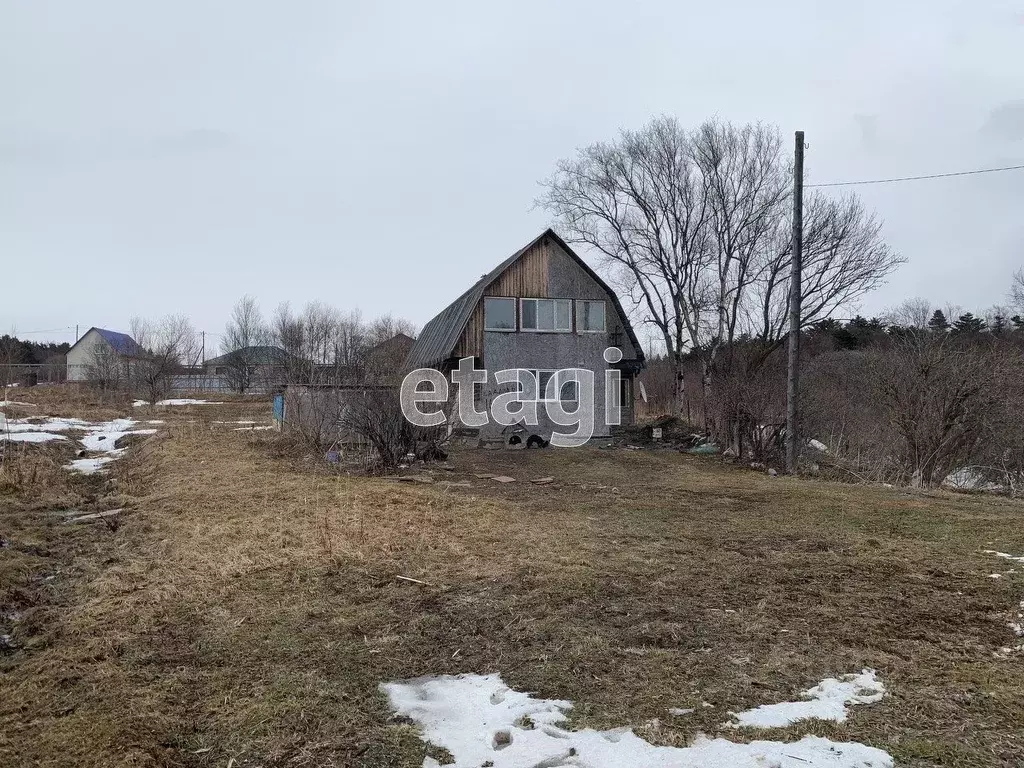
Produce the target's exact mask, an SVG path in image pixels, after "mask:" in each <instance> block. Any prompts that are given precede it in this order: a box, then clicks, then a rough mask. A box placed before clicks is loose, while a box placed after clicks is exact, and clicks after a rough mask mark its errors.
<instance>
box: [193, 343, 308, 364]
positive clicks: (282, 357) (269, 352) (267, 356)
mask: <svg viewBox="0 0 1024 768" xmlns="http://www.w3.org/2000/svg"><path fill="white" fill-rule="evenodd" d="M236 360H239V361H241V360H244V361H245V362H246V364H247V365H284V364H285V363H287V362H288V353H287V352H285V351H284V350H283V349H281V348H280V347H271V346H253V347H242V348H241V349H233V350H231V351H230V352H227V353H225V354H223V355H220V356H219V357H211V358H210V359H209V360H207V361H206V363H205V364H206V365H231V364H232V363H233V362H234V361H236Z"/></svg>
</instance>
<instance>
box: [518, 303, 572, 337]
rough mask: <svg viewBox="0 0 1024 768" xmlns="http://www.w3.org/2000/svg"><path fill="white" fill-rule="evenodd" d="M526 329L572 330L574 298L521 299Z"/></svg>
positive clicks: (521, 325) (522, 324)
mask: <svg viewBox="0 0 1024 768" xmlns="http://www.w3.org/2000/svg"><path fill="white" fill-rule="evenodd" d="M520 301H521V302H522V321H521V324H520V328H521V329H522V330H524V331H561V332H569V331H571V330H572V299H521V300H520Z"/></svg>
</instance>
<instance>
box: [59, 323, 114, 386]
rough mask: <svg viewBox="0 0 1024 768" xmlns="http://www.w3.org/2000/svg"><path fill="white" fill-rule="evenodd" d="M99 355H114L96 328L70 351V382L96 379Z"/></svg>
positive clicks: (91, 329)
mask: <svg viewBox="0 0 1024 768" xmlns="http://www.w3.org/2000/svg"><path fill="white" fill-rule="evenodd" d="M97 353H99V354H114V351H113V349H112V348H111V346H110V345H109V344H108V343H107V341H106V339H104V338H103V337H102V336H100V334H99V332H97V331H96V329H94V328H90V329H89V330H88V331H87V332H86V334H85V335H84V336H83V337H82V338H81V339H79V340H78V342H77V343H76V344H75V345H74V346H73V347H72V348H71V349H70V350H68V354H67V364H68V381H89V380H90V379H93V378H95V376H94V373H95V370H94V367H95V365H96V356H97Z"/></svg>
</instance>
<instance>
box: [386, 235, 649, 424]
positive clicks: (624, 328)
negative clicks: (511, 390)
mask: <svg viewBox="0 0 1024 768" xmlns="http://www.w3.org/2000/svg"><path fill="white" fill-rule="evenodd" d="M608 347H616V348H617V349H618V350H620V351H621V356H622V359H621V360H620V361H618V362H616V363H614V364H609V363H607V362H605V357H604V353H605V350H606V349H607V348H608ZM464 357H472V358H474V361H475V365H476V367H477V368H486V369H487V370H488V372H489V374H490V376H489V379H488V383H487V384H486V385H484V386H482V387H478V389H477V403H478V408H479V409H480V410H484V409H485V408H489V406H490V403H491V401H492V399H493V397H494V396H495V395H496V394H497V393H498V392H500V391H503V389H506V388H505V387H501V386H499V385H496V384H495V383H494V382H493V372H494V371H497V370H499V369H511V368H521V369H527V370H530V371H532V372H534V375H535V376H536V378H537V380H538V381H539V384H540V393H543V392H545V387H546V385H547V381H548V379H549V377H550V376H551V375H553V372H554V371H558V370H562V369H566V368H586V369H589V370H591V371H593V372H594V378H595V382H596V386H597V390H598V393H599V394H598V397H599V401H600V403H601V405H600V406H599V408H598V410H599V412H600V415H599V418H598V419H597V424H596V430H595V436H607V435H608V434H609V433H610V431H611V429H612V428H611V427H609V425H608V424H607V423H605V419H604V405H603V403H604V399H603V391H604V390H603V382H604V378H605V377H604V374H605V371H606V370H607V369H609V368H616V369H618V370H619V375H620V377H621V382H620V384H619V385H618V389H619V392H618V397H617V402H618V406H617V407H618V408H619V422H620V424H621V425H628V424H631V423H632V421H633V398H634V387H633V385H634V380H635V377H636V374H637V373H638V372H639V371H640V370H641V368H643V365H644V355H643V351H642V350H641V347H640V343H639V342H638V341H637V338H636V334H635V333H634V332H633V328H632V326H631V325H630V323H629V320H628V319H627V317H626V313H625V312H624V311H623V309H622V306H621V305H620V303H619V300H618V297H617V296H616V295H615V292H614V291H613V290H612V289H611V288H610V287H609V286H608V285H607V283H605V281H604V280H602V279H601V278H600V277H599V276H598V274H597V273H596V272H594V270H592V269H591V268H590V267H589V266H588V265H587V264H586V262H584V261H583V259H581V258H580V257H579V256H578V255H577V254H576V253H575V252H574V251H573V250H572V248H570V247H569V246H568V245H567V244H566V242H565V241H564V240H562V238H560V237H559V236H558V235H557V234H555V232H554V231H553V230H551V229H548V230H546V231H545V232H543V233H542V234H541V235H540V236H539V237H537V238H536V239H535V240H533V241H531V242H530V243H528V244H527V245H526V246H524V247H523V248H521V249H520V250H518V251H516V252H515V253H513V254H512V255H511V256H509V257H508V258H507V259H505V260H504V261H502V262H501V263H500V264H498V265H497V266H496V267H495V268H494V269H492V270H491V271H490V272H488V273H487V274H485V275H484V276H483V277H481V278H480V280H478V281H477V282H476V283H475V284H474V285H473V286H472V287H471V288H470V289H469V290H468V291H466V292H465V293H463V294H462V295H461V296H459V298H457V299H456V300H455V301H453V302H452V303H451V304H449V305H448V306H447V307H446V308H445V309H444V310H442V311H441V313H440V314H438V315H437V316H436V317H434V318H433V319H432V320H430V322H428V323H427V324H426V325H425V326H424V328H423V330H422V331H421V333H420V335H419V336H418V337H417V339H416V343H415V344H414V345H413V347H412V349H411V350H410V352H409V355H408V357H407V358H406V361H405V366H404V367H405V369H406V370H411V369H414V368H436V369H438V370H440V371H442V372H444V373H445V374H446V375H447V374H448V373H449V372H450V371H451V370H452V369H453V368H454V367H456V366H457V365H458V361H459V359H460V358H464ZM575 391H576V390H574V385H571V384H570V385H569V386H567V387H565V388H564V389H563V390H562V391H561V393H560V399H562V400H572V399H573V398H574V397H575V394H574V393H575ZM543 397H544V394H539V395H538V400H541V399H543ZM539 410H540V411H541V412H543V409H542V408H541V409H539ZM524 431H526V432H534V431H537V432H539V433H540V436H541V437H542V438H543V439H544V440H547V439H548V438H549V436H550V431H551V425H550V424H542V425H541V426H540V428H539V429H538V430H531V429H530V428H526V429H525V430H524V429H523V428H521V427H513V428H509V427H502V426H501V425H498V424H495V423H493V421H492V422H491V423H490V424H488V426H486V427H483V428H481V429H480V432H479V435H480V438H481V439H483V440H494V441H497V440H505V441H507V440H508V439H509V437H510V435H511V434H513V433H519V434H520V435H522V433H523V432H524ZM511 439H512V441H513V442H518V440H517V439H516V438H514V437H513V438H511Z"/></svg>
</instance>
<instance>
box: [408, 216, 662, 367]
mask: <svg viewBox="0 0 1024 768" xmlns="http://www.w3.org/2000/svg"><path fill="white" fill-rule="evenodd" d="M546 237H548V238H551V239H552V240H554V241H555V242H556V243H557V244H558V245H559V246H561V248H562V250H564V251H565V252H566V253H567V254H569V256H570V257H571V258H572V259H573V260H574V261H575V262H576V263H577V264H579V265H580V267H582V268H583V270H584V271H585V272H586V273H587V274H588V275H590V277H592V278H593V279H594V280H595V281H596V282H597V284H598V285H600V286H601V287H602V288H603V289H604V290H605V291H606V292H607V294H608V296H609V298H611V300H612V304H613V305H614V306H615V309H616V311H617V312H618V314H619V317H621V318H622V321H623V325H624V327H625V331H626V333H627V334H628V336H629V340H630V341H631V342H632V344H633V349H635V350H636V354H637V358H638V359H639V360H643V359H644V353H643V349H642V348H641V346H640V342H639V341H638V340H637V337H636V334H635V333H634V332H633V327H632V325H631V324H630V322H629V318H628V317H627V316H626V313H625V312H624V311H623V310H622V305H621V304H620V303H619V297H618V296H616V295H615V291H613V290H612V289H611V288H610V287H608V284H607V283H606V282H605V281H604V280H602V279H601V277H600V275H598V274H597V273H596V272H595V271H594V270H593V269H591V268H590V266H589V265H588V264H587V263H586V262H585V261H584V260H583V259H581V258H580V257H579V256H578V255H577V254H576V252H575V251H574V250H573V249H572V248H570V247H569V245H568V244H567V243H566V242H565V241H564V240H563V239H562V238H560V237H559V236H558V235H557V234H556V233H555V231H554V230H553V229H550V228H549V229H546V230H544V231H543V232H541V233H540V235H538V236H537V237H535V238H534V239H533V240H531V241H530V242H529V243H527V244H526V245H524V246H523V247H522V248H520V249H519V250H518V251H516V252H515V253H513V254H512V255H511V256H509V257H508V258H507V259H505V260H504V261H503V262H501V263H500V264H499V265H498V266H496V267H495V268H494V269H492V270H491V271H490V272H488V273H487V274H486V275H484V276H483V277H481V278H480V279H479V280H477V281H476V282H475V283H474V284H473V286H472V287H471V288H470V289H469V290H468V291H466V292H465V293H464V294H462V295H461V296H459V298H457V299H456V300H455V301H453V302H452V303H451V304H449V305H448V306H447V307H445V308H444V309H442V310H441V312H440V314H438V315H437V316H436V317H434V318H433V319H432V320H430V321H429V322H428V323H427V324H426V325H425V326H423V330H422V331H420V334H419V336H417V337H416V343H415V344H414V345H413V348H412V349H411V350H410V351H409V356H408V357H406V359H405V365H404V367H405V368H406V369H409V368H420V367H422V368H430V367H432V366H437V365H439V364H440V363H442V362H443V361H444V360H447V359H448V358H449V357H450V356H451V354H452V352H453V351H454V350H455V345H456V344H457V343H458V341H459V336H461V335H462V331H463V329H464V328H465V327H466V323H468V322H469V318H470V316H471V315H472V314H473V309H474V308H475V307H476V305H477V303H478V302H479V301H480V299H481V298H483V295H484V291H485V290H487V286H489V285H490V284H491V283H493V282H494V281H495V280H497V279H498V277H499V276H500V275H501V274H502V272H504V271H505V270H506V269H508V268H509V267H511V266H512V265H513V264H515V263H516V261H518V260H519V259H520V258H521V257H522V255H523V254H524V253H526V252H527V251H529V250H530V249H531V248H533V247H534V246H535V245H536V244H537V243H539V242H540V241H541V240H543V239H544V238H546Z"/></svg>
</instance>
